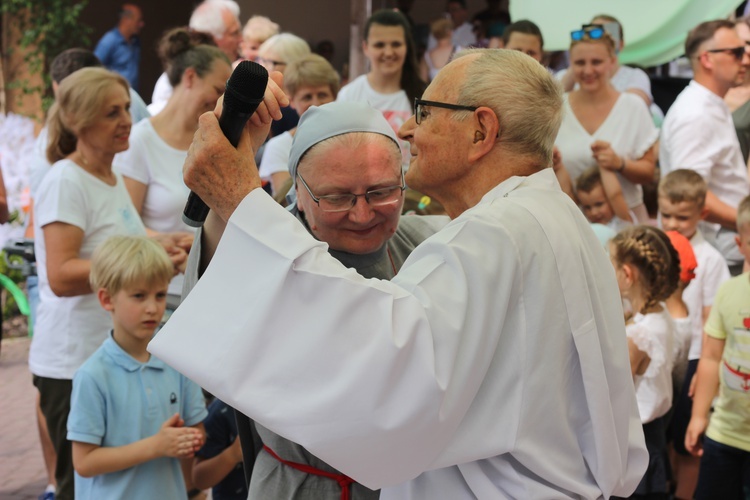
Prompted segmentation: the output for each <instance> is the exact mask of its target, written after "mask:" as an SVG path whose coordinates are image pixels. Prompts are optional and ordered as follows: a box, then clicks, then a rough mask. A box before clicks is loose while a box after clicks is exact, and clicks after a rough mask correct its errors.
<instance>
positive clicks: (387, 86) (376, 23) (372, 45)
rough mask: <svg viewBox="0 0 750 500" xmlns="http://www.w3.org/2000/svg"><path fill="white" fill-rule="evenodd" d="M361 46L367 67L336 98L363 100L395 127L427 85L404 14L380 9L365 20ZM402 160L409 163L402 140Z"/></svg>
mask: <svg viewBox="0 0 750 500" xmlns="http://www.w3.org/2000/svg"><path fill="white" fill-rule="evenodd" d="M362 50H363V51H364V53H365V56H366V57H367V59H368V60H369V61H370V71H369V72H368V73H367V74H365V75H361V76H359V77H357V78H355V79H354V80H352V81H351V82H350V83H349V84H348V85H346V86H345V87H344V88H342V89H341V91H340V92H339V95H338V98H337V99H336V100H337V101H363V102H367V103H368V104H370V106H372V107H374V108H375V109H378V110H380V111H382V112H383V115H384V116H385V118H386V120H388V123H390V125H391V126H392V127H393V130H394V131H396V132H397V131H398V130H399V129H400V128H401V125H403V123H404V122H405V121H406V120H408V119H409V117H411V115H412V114H413V112H414V110H413V109H412V104H413V103H414V99H416V98H418V97H421V96H422V92H424V89H425V87H426V84H425V82H424V81H423V80H422V79H421V78H420V77H419V65H418V64H417V58H416V49H415V45H414V39H413V38H412V35H411V28H410V27H409V21H408V20H407V19H406V17H405V16H404V15H403V14H401V13H400V12H398V11H394V10H379V11H377V12H375V13H374V14H373V15H372V16H370V18H369V19H368V20H367V23H366V24H365V39H364V41H363V42H362ZM401 152H402V154H403V164H404V165H405V166H408V164H409V146H408V143H406V142H404V141H402V142H401Z"/></svg>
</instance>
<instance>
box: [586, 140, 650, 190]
mask: <svg viewBox="0 0 750 500" xmlns="http://www.w3.org/2000/svg"><path fill="white" fill-rule="evenodd" d="M591 150H592V151H593V153H594V158H595V159H596V161H597V163H598V164H599V167H600V168H602V169H607V170H611V171H613V172H618V173H619V174H620V175H622V176H623V177H624V178H626V179H627V180H629V181H630V182H634V183H636V184H648V183H650V182H653V180H654V172H655V170H656V144H654V145H653V146H651V147H650V148H649V150H648V151H646V153H644V155H643V156H641V157H640V158H638V159H637V160H628V159H627V158H625V157H624V156H620V155H618V154H617V153H615V152H614V150H613V149H612V146H611V145H610V144H609V143H608V142H606V141H596V142H594V144H592V145H591Z"/></svg>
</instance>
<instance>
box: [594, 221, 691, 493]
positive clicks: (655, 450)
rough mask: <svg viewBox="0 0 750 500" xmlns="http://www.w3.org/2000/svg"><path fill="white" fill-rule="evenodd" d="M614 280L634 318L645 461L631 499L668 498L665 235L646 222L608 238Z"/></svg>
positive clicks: (673, 257) (671, 270)
mask: <svg viewBox="0 0 750 500" xmlns="http://www.w3.org/2000/svg"><path fill="white" fill-rule="evenodd" d="M609 255H610V259H611V260H612V264H613V266H614V268H615V274H616V276H617V284H618V286H619V287H620V293H621V295H622V297H623V299H627V300H628V301H629V302H630V305H631V307H632V310H633V313H634V315H633V317H632V318H631V319H630V320H628V321H627V324H626V326H625V332H626V334H627V337H628V349H629V352H630V366H631V369H632V373H633V381H634V383H635V394H636V400H637V401H638V412H639V413H640V416H641V423H642V424H643V432H644V434H645V436H646V447H647V449H648V452H649V465H648V469H647V470H646V474H645V476H644V477H643V479H642V480H641V482H640V484H639V485H638V488H636V490H635V494H634V495H633V498H664V499H666V498H667V494H668V488H667V479H668V469H669V465H668V458H667V443H666V428H665V427H666V425H665V419H664V418H663V417H664V415H665V414H666V413H667V412H668V411H669V409H670V408H671V406H672V349H673V347H672V344H673V337H674V324H673V322H672V318H671V317H670V316H669V313H668V312H667V310H666V307H665V306H664V304H663V301H664V300H665V299H666V298H667V297H669V296H670V295H671V294H672V293H673V292H674V290H675V289H676V288H677V282H678V280H679V277H680V264H679V256H678V255H677V252H676V251H675V249H674V248H673V247H672V244H671V243H670V242H669V238H668V237H667V236H666V235H665V234H664V233H663V232H662V231H660V230H659V229H656V228H654V227H651V226H633V227H630V228H627V229H624V230H623V231H620V232H619V233H618V234H617V236H615V237H614V238H613V239H612V242H611V244H610V250H609Z"/></svg>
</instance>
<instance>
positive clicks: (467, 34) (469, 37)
mask: <svg viewBox="0 0 750 500" xmlns="http://www.w3.org/2000/svg"><path fill="white" fill-rule="evenodd" d="M445 12H446V13H447V14H448V15H449V16H450V19H451V22H453V36H452V37H451V38H452V39H453V45H456V46H458V47H463V48H466V47H471V46H472V45H475V44H476V43H477V37H476V35H475V34H474V27H473V26H472V25H471V23H470V22H469V11H468V10H466V0H448V4H447V5H446V7H445ZM435 46H437V40H436V39H435V37H434V36H432V35H430V37H429V38H428V39H427V50H432V49H434V48H435Z"/></svg>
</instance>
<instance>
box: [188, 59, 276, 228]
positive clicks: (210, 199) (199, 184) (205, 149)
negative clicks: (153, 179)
mask: <svg viewBox="0 0 750 500" xmlns="http://www.w3.org/2000/svg"><path fill="white" fill-rule="evenodd" d="M280 84H281V74H280V73H278V72H273V73H271V78H269V80H268V87H266V93H265V96H264V99H263V102H262V103H261V105H260V106H259V107H258V109H257V110H256V111H255V113H254V114H253V116H252V117H251V118H250V120H249V121H248V122H247V125H246V126H245V129H244V130H243V132H242V135H241V136H240V141H239V144H238V145H237V148H234V147H233V146H232V145H231V144H230V143H229V141H228V140H227V139H226V137H224V134H223V133H222V131H221V129H220V128H219V116H221V105H222V102H223V100H222V99H220V100H219V102H217V104H216V109H215V110H214V112H213V113H211V112H209V113H204V114H203V115H201V117H200V118H199V119H198V130H196V132H195V136H194V137H193V143H192V144H191V145H190V149H189V150H188V156H187V159H186V160H185V165H184V167H183V175H184V179H185V184H186V185H187V187H189V188H190V189H191V190H192V191H193V192H194V193H195V194H197V195H198V196H200V198H201V199H202V200H203V201H204V202H205V203H206V205H208V206H209V207H210V208H211V209H212V210H214V211H215V212H216V214H217V215H219V217H221V218H222V219H223V220H224V221H227V220H229V217H230V216H231V215H232V212H234V209H235V208H237V205H239V204H240V202H241V201H242V200H243V199H244V198H245V196H247V194H248V193H249V192H250V191H252V190H253V189H256V188H258V187H260V186H261V181H260V177H259V175H258V168H257V166H256V165H255V159H254V157H255V152H256V151H257V150H258V148H259V147H260V146H261V145H262V144H263V142H264V141H265V139H266V137H267V136H268V130H269V129H270V126H271V122H272V121H273V119H277V120H278V119H280V118H281V107H283V106H286V105H288V104H289V99H288V98H287V97H286V95H285V94H284V92H283V91H282V90H281V87H280Z"/></svg>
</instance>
